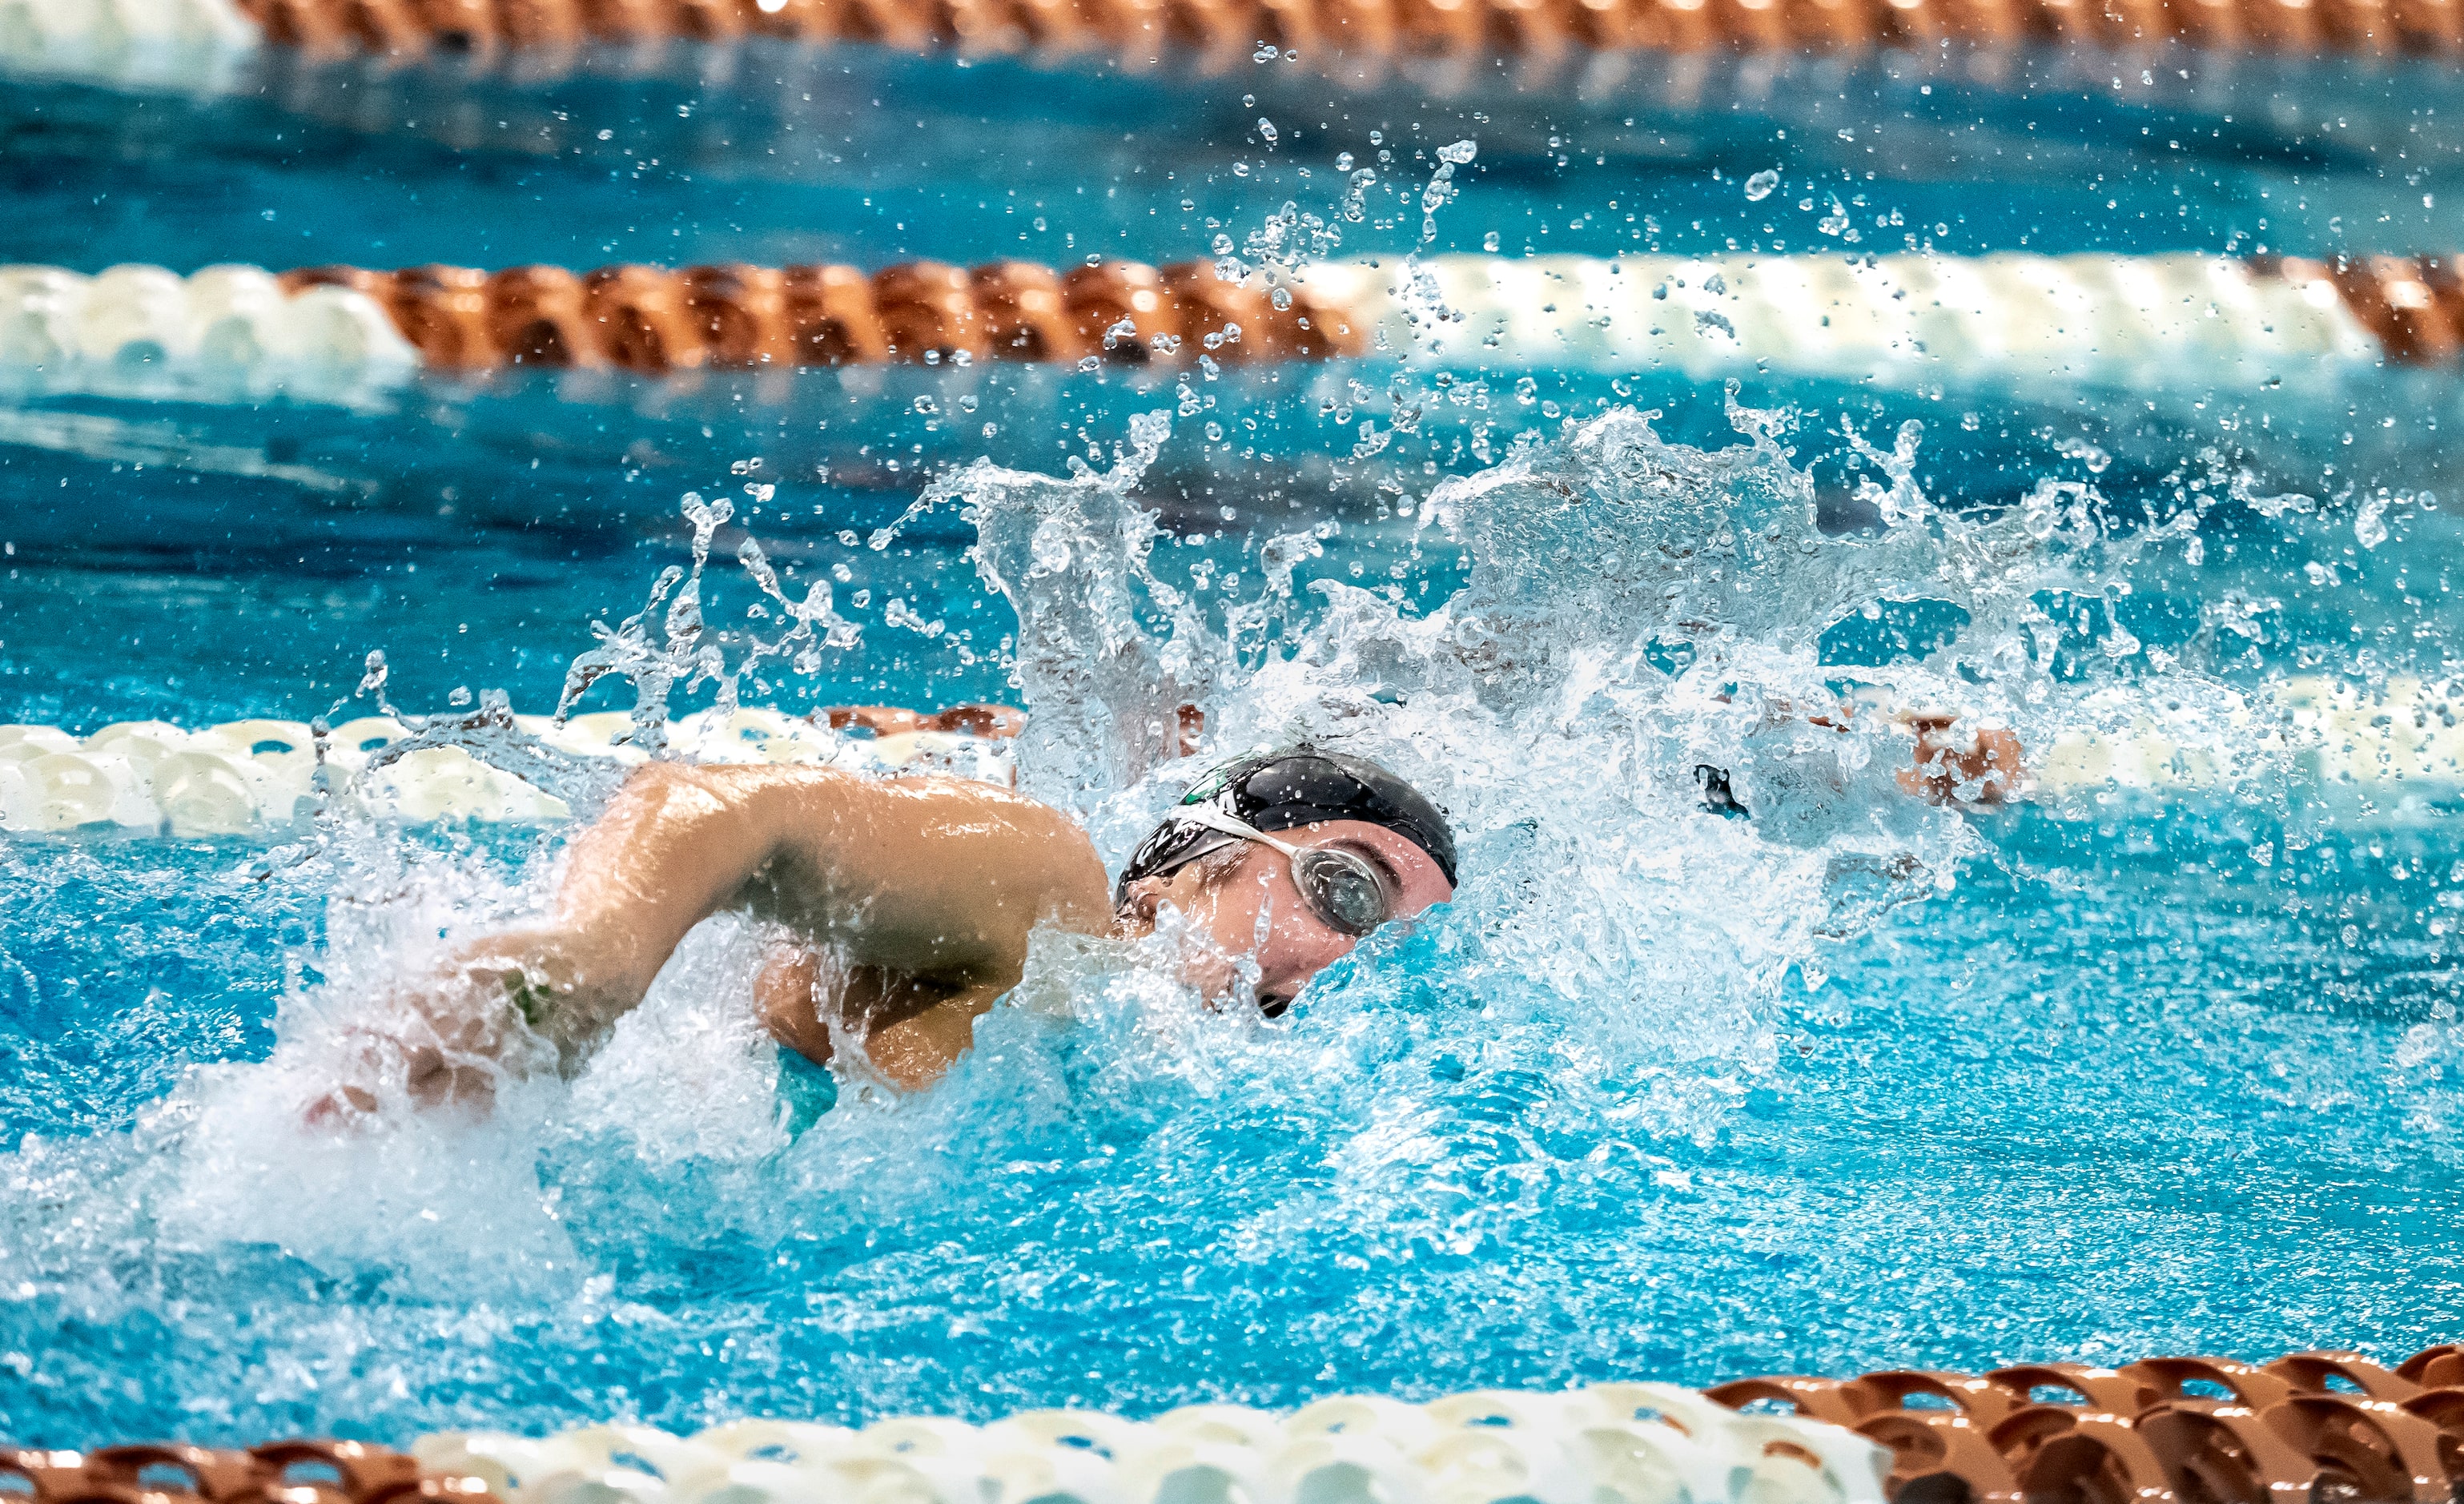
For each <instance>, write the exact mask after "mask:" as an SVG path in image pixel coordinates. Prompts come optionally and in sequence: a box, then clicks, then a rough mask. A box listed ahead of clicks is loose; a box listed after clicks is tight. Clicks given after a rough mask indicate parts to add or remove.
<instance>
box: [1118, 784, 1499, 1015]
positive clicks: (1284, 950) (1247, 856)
mask: <svg viewBox="0 0 2464 1504" xmlns="http://www.w3.org/2000/svg"><path fill="white" fill-rule="evenodd" d="M1454 891H1455V839H1454V832H1453V830H1452V829H1449V828H1448V827H1447V824H1446V817H1445V816H1444V815H1443V814H1441V813H1440V812H1439V810H1438V807H1437V806H1435V805H1433V804H1431V803H1429V801H1428V799H1427V798H1426V797H1424V796H1423V795H1422V794H1421V793H1420V792H1419V790H1418V789H1416V788H1414V787H1413V786H1412V785H1409V784H1406V783H1404V782H1403V781H1402V780H1401V779H1399V778H1397V777H1396V776H1395V775H1394V774H1392V773H1390V772H1388V771H1387V770H1386V769H1384V768H1382V767H1379V766H1378V765H1377V764H1376V763H1371V762H1368V761H1366V760H1365V759H1361V758H1355V757H1346V756H1344V755H1342V754H1340V753H1335V752H1321V751H1318V750H1316V749H1315V748H1312V747H1306V746H1303V747H1286V748H1282V749H1280V750H1277V751H1273V752H1264V753H1260V754H1257V755H1255V756H1252V757H1245V758H1242V759H1240V760H1238V761H1236V762H1232V763H1225V764H1224V765H1222V766H1221V767H1219V768H1217V769H1216V770H1215V771H1214V772H1212V773H1209V774H1208V775H1207V776H1206V777H1205V778H1202V779H1200V780H1199V783H1198V785H1197V786H1195V787H1193V788H1192V789H1190V791H1189V792H1188V793H1187V794H1186V795H1184V796H1182V799H1181V802H1180V804H1179V805H1178V806H1177V807H1175V808H1174V809H1173V811H1172V813H1171V814H1170V815H1168V816H1166V817H1165V819H1164V822H1163V824H1161V825H1159V826H1157V827H1156V828H1155V833H1154V834H1152V835H1150V836H1148V837H1147V838H1146V840H1145V841H1144V842H1142V843H1140V845H1139V847H1138V849H1137V851H1136V852H1133V854H1132V855H1131V857H1130V861H1129V865H1128V866H1127V867H1125V868H1123V869H1122V872H1121V880H1120V884H1119V886H1118V888H1117V889H1116V890H1115V893H1114V902H1115V904H1116V906H1117V908H1118V910H1119V913H1120V917H1121V919H1122V922H1123V923H1124V924H1125V925H1128V926H1130V927H1132V928H1133V929H1141V930H1142V929H1145V928H1149V927H1151V926H1152V925H1153V924H1154V922H1155V915H1156V914H1157V913H1158V912H1159V911H1160V910H1161V909H1162V908H1163V907H1164V906H1165V905H1166V904H1169V905H1171V906H1172V907H1174V908H1175V909H1177V910H1179V911H1180V913H1181V914H1183V915H1184V916H1186V917H1187V918H1189V919H1190V920H1191V921H1192V922H1194V923H1195V924H1196V925H1197V927H1198V928H1199V930H1200V931H1201V932H1203V933H1204V934H1205V935H1206V936H1207V937H1208V938H1210V939H1211V940H1213V941H1214V947H1215V949H1216V950H1217V951H1218V952H1219V953H1220V955H1221V958H1223V961H1222V966H1221V969H1222V971H1223V973H1224V974H1223V976H1222V977H1221V978H1213V977H1207V978H1200V979H1199V981H1200V982H1201V984H1205V983H1207V982H1210V981H1211V982H1216V983H1218V984H1228V982H1229V975H1230V969H1229V968H1230V959H1231V958H1237V957H1247V958H1249V959H1251V960H1253V961H1254V962H1256V963H1257V966H1258V972H1259V977H1258V1003H1259V1006H1261V1007H1263V1008H1265V1011H1266V1012H1267V1013H1268V1014H1269V1015H1272V1014H1276V1013H1281V1012H1282V1011H1283V1010H1284V1009H1285V1008H1287V1007H1288V1006H1291V1002H1292V999H1293V998H1294V997H1296V996H1297V995H1298V994H1299V992H1300V989H1301V988H1302V987H1303V986H1304V985H1306V984H1308V982H1309V978H1311V977H1313V976H1315V975H1317V974H1318V973H1319V972H1320V971H1323V970H1325V969H1326V968H1327V967H1328V966H1330V965H1331V964H1333V963H1334V962H1336V961H1338V960H1340V959H1341V958H1342V957H1343V956H1344V955H1345V954H1346V953H1348V952H1349V951H1350V950H1351V949H1352V947H1353V945H1355V944H1357V943H1359V941H1360V939H1361V937H1362V936H1364V935H1367V934H1369V933H1370V932H1371V931H1373V930H1375V929H1376V928H1377V927H1378V926H1379V925H1380V924H1383V923H1386V922H1387V921H1389V920H1392V919H1408V918H1412V917H1413V916H1415V915H1417V914H1419V913H1420V912H1421V911H1422V910H1424V909H1427V908H1428V907H1429V906H1430V905H1432V904H1437V903H1443V902H1445V901H1446V900H1447V899H1448V898H1451V897H1453V896H1454ZM1220 989H1221V987H1220V985H1219V986H1216V987H1210V990H1220Z"/></svg>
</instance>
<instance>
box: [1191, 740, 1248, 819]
mask: <svg viewBox="0 0 2464 1504" xmlns="http://www.w3.org/2000/svg"><path fill="white" fill-rule="evenodd" d="M1265 752H1266V749H1265V747H1256V748H1252V749H1251V750H1249V751H1247V752H1243V753H1242V754H1241V755H1240V756H1238V757H1228V758H1225V759H1224V760H1223V761H1222V762H1221V763H1216V764H1215V765H1214V766H1213V767H1211V768H1208V769H1207V770H1206V772H1205V774H1204V775H1203V776H1201V777H1200V778H1199V780H1198V782H1197V783H1196V784H1194V785H1191V786H1190V790H1189V792H1187V793H1185V794H1183V795H1181V796H1180V802H1181V803H1182V804H1185V805H1202V804H1204V803H1206V802H1207V801H1208V800H1210V799H1212V798H1214V797H1215V796H1216V795H1217V794H1220V793H1221V792H1223V790H1224V788H1225V787H1226V786H1227V785H1230V784H1231V782H1232V780H1234V779H1235V778H1238V777H1240V776H1241V775H1242V774H1243V773H1245V772H1248V771H1249V770H1250V769H1252V768H1254V767H1257V766H1258V765H1259V764H1260V762H1261V760H1263V759H1265Z"/></svg>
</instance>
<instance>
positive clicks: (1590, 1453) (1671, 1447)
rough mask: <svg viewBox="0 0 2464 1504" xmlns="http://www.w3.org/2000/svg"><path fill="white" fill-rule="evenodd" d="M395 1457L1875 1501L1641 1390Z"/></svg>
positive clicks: (829, 1497) (793, 1483)
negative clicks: (1281, 1411) (1280, 1412)
mask: <svg viewBox="0 0 2464 1504" xmlns="http://www.w3.org/2000/svg"><path fill="white" fill-rule="evenodd" d="M411 1451H412V1454H413V1455H414V1456H416V1457H417V1458H418V1459H419V1462H420V1464H421V1466H422V1468H423V1469H424V1470H425V1471H427V1472H429V1474H431V1475H436V1474H443V1475H449V1476H461V1477H466V1478H476V1479H478V1480H481V1481H482V1482H484V1483H485V1484H487V1486H488V1487H489V1488H490V1489H491V1490H492V1491H493V1492H494V1493H495V1495H496V1497H497V1498H499V1499H501V1500H503V1501H505V1504H1242V1501H1246V1504H1491V1501H1495V1500H1503V1499H1528V1500H1534V1501H1565V1504H1575V1501H1581V1504H1882V1500H1883V1492H1882V1486H1883V1481H1884V1479H1885V1477H1886V1476H1887V1474H1888V1472H1889V1468H1890V1454H1889V1453H1888V1452H1886V1451H1884V1450H1883V1449H1881V1448H1880V1447H1878V1446H1876V1445H1875V1444H1874V1443H1872V1442H1870V1441H1867V1440H1866V1439H1865V1438H1864V1437H1862V1436H1859V1435H1858V1434H1857V1433H1855V1432H1853V1431H1850V1430H1847V1429H1844V1428H1842V1427H1834V1426H1829V1425H1825V1424H1823V1423H1821V1422H1817V1421H1811V1420H1806V1419H1803V1418H1801V1417H1798V1416H1793V1415H1745V1414H1739V1413H1737V1412H1736V1411H1734V1410H1729V1409H1727V1408H1725V1407H1724V1406H1721V1405H1719V1404H1714V1403H1712V1402H1711V1401H1709V1400H1707V1399H1705V1398H1704V1397H1703V1396H1702V1395H1701V1394H1699V1393H1696V1392H1695V1391H1693V1390H1690V1389H1682V1388H1678V1387H1676V1386H1675V1385H1671V1384H1658V1383H1604V1384H1595V1385H1593V1386H1591V1387H1589V1388H1586V1389H1575V1390H1569V1391H1566V1392H1564V1393H1557V1394H1540V1393H1522V1392H1507V1391H1497V1390H1489V1391H1475V1392H1471V1393H1466V1394H1457V1395H1450V1396H1447V1397H1445V1398H1443V1399H1440V1400H1435V1401H1432V1402H1430V1403H1429V1404H1404V1403H1402V1402H1400V1401H1397V1400H1392V1399H1386V1398H1382V1397H1377V1396H1367V1395H1361V1396H1344V1397H1339V1398H1334V1399H1327V1400H1320V1401H1318V1402H1317V1403H1315V1404H1309V1405H1307V1406H1304V1407H1303V1408H1301V1409H1300V1410H1298V1411H1296V1412H1293V1413H1291V1414H1289V1415H1278V1414H1275V1413H1272V1412H1269V1411H1265V1410H1257V1409H1250V1408H1247V1407H1245V1406H1241V1405H1232V1404H1198V1405H1189V1406H1185V1407H1183V1408H1180V1409H1176V1410H1169V1411H1166V1412H1165V1413H1163V1414H1162V1415H1159V1416H1157V1417H1155V1419H1154V1420H1151V1421H1132V1420H1125V1419H1123V1418H1121V1417H1119V1416H1115V1415H1111V1414H1106V1413H1103V1412H1100V1411H1088V1410H1031V1411H1026V1412H1023V1413H1021V1414H1017V1415H1012V1416H1009V1417H1007V1418H1006V1419H1002V1420H999V1421H995V1422H993V1423H991V1424H989V1425H985V1426H974V1425H970V1424H968V1423H966V1422H964V1421H958V1420H953V1419H948V1418H944V1417H930V1416H924V1417H902V1418H896V1419H891V1420H884V1421H879V1422H876V1423H874V1424H873V1425H870V1426H868V1427H864V1428H862V1429H860V1430H857V1429H848V1428H845V1427H836V1426H824V1425H808V1424H799V1423H794V1422H785V1421H737V1422H734V1423H732V1424H729V1425H724V1426H718V1427H712V1428H711V1429H709V1430H705V1431H702V1432H700V1433H698V1434H697V1435H694V1436H692V1437H678V1436H674V1435H671V1434H669V1433H667V1432H665V1431H660V1430H655V1429H651V1428H649V1427H633V1426H592V1427H580V1428H578V1429H574V1430H569V1431H565V1432H563V1433H561V1434H560V1435H556V1436H550V1437H547V1438H545V1439H543V1440H527V1439H524V1438H521V1437H517V1436H511V1435H505V1434H502V1433H497V1432H485V1431H481V1432H467V1433H449V1434H444V1435H435V1436H428V1437H424V1438H422V1439H421V1440H419V1441H418V1442H416V1443H414V1444H413V1445H412V1448H411Z"/></svg>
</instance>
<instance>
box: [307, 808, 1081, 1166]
mask: <svg viewBox="0 0 2464 1504" xmlns="http://www.w3.org/2000/svg"><path fill="white" fill-rule="evenodd" d="M733 907H746V908H749V909H751V910H752V911H753V912H754V913H756V914H758V915H759V916H760V917H762V918H768V919H771V920H774V921H776V922H779V923H782V924H784V925H786V926H788V927H789V928H791V929H793V930H795V931H797V932H799V933H800V934H801V935H803V936H804V937H806V938H808V939H810V940H813V941H815V942H818V943H821V944H825V945H829V946H832V947H835V948H836V949H838V950H839V951H840V952H841V953H843V954H844V955H845V956H846V957H847V959H848V960H849V961H850V962H854V963H856V964H859V965H866V966H873V967H878V968H880V969H882V970H883V971H885V972H888V973H891V974H893V975H897V976H902V977H907V978H912V979H914V980H916V981H918V982H923V983H927V984H933V985H935V986H940V987H945V988H948V989H950V990H952V991H960V990H971V989H981V988H993V989H1006V988H1007V987H1009V986H1010V985H1012V984H1015V983H1016V982H1017V980H1018V977H1019V975H1020V973H1021V971H1022V969H1023V966H1024V963H1025V957H1026V945H1027V935H1028V932H1029V931H1030V930H1032V929H1033V928H1034V927H1035V925H1037V924H1038V923H1039V922H1044V921H1047V920H1048V921H1051V922H1054V923H1058V924H1061V925H1063V926H1065V927H1067V928H1071V929H1077V930H1082V931H1087V932H1090V933H1095V932H1101V931H1102V930H1104V929H1105V928H1106V927H1107V926H1108V925H1109V923H1110V921H1111V901H1110V895H1109V892H1108V890H1107V887H1106V883H1105V878H1104V869H1103V864H1102V862H1101V861H1100V860H1099V859H1098V858H1097V856H1096V854H1095V851H1094V847H1093V846H1092V845H1091V844H1090V843H1089V841H1088V839H1087V836H1086V834H1085V832H1083V831H1082V830H1080V829H1078V827H1077V826H1076V825H1075V824H1074V823H1073V822H1072V821H1071V820H1070V819H1069V818H1068V817H1067V815H1065V814H1062V813H1061V812H1060V811H1058V810H1056V809H1052V808H1050V807H1046V806H1045V805H1041V804H1038V803H1036V802H1035V801H1033V800H1031V799H1025V798H1023V797H1021V796H1019V795H1017V794H1013V793H1010V792H1009V791H1007V790H1005V789H1001V788H997V787H994V786H992V785H986V784H979V783H974V782H969V781H965V780H959V779H952V778H938V777H921V778H891V779H882V778H868V777H863V776H859V775H854V774H848V773H842V772H839V771H836V770H834V769H827V768H798V767H771V766H717V767H695V766H688V765H684V764H680V763H648V764H646V765H644V766H642V767H640V768H638V769H636V770H635V771H634V773H633V775H632V776H631V777H630V778H629V779H627V782H626V784H625V785H624V787H623V788H622V789H620V790H619V791H618V793H617V795H616V797H615V798H614V799H613V800H612V801H610V803H609V804H608V807H607V808H606V810H605V812H604V813H603V814H602V815H601V816H600V817H599V819H598V820H597V821H595V822H594V823H593V824H592V825H591V827H590V828H589V829H586V830H584V831H583V833H582V834H581V835H580V836H577V837H576V838H575V839H574V842H573V844H572V847H571V848H570V850H569V851H568V852H567V854H566V860H565V872H564V879H563V882H562V885H561V888H560V889H559V891H558V893H557V896H556V901H555V903H554V905H553V906H552V908H551V910H550V914H549V917H548V918H547V920H546V921H545V922H544V923H541V924H539V925H536V926H533V927H530V928H526V929H523V930H520V931H517V932H513V933H509V934H505V935H500V936H495V937H492V938H490V939H488V940H482V941H478V942H476V943H473V944H471V945H466V946H464V947H462V948H461V949H460V950H459V951H457V952H456V954H455V956H454V958H453V961H452V962H451V964H450V966H449V967H448V968H447V969H446V970H445V972H444V973H443V974H442V975H441V976H438V977H436V978H434V979H433V984H432V985H425V986H422V987H420V988H417V989H415V992H414V996H413V997H412V998H411V1004H412V1011H413V1013H414V1015H415V1020H414V1022H415V1023H416V1024H420V1025H426V1026H430V1027H429V1028H421V1027H414V1028H405V1029H400V1030H392V1031H387V1032H385V1033H384V1034H380V1035H375V1036H373V1038H374V1039H375V1041H376V1044H375V1048H374V1049H373V1050H372V1051H370V1059H369V1061H368V1062H367V1063H369V1064H372V1065H374V1066H375V1067H377V1068H378V1069H383V1068H385V1066H387V1065H390V1064H398V1067H399V1068H400V1069H401V1070H402V1071H403V1072H404V1074H405V1077H406V1079H407V1083H408V1086H409V1089H410V1093H411V1095H412V1098H413V1100H414V1101H417V1102H420V1103H422V1104H423V1105H425V1104H433V1103H444V1102H467V1103H470V1104H471V1105H484V1102H485V1100H486V1098H487V1096H488V1095H489V1094H490V1093H491V1091H492V1089H493V1081H494V1076H495V1071H494V1070H493V1069H491V1066H490V1064H489V1062H491V1061H493V1060H495V1058H497V1057H499V1056H501V1055H502V1054H504V1053H505V1052H506V1051H507V1049H508V1047H509V1046H511V1045H512V1044H513V1043H514V1042H515V1041H516V1040H517V1038H518V1037H519V1031H518V1030H517V1029H516V1028H514V1027H513V1024H514V1020H515V1019H516V1018H517V1017H519V1018H520V1019H521V1020H522V1021H523V1022H525V1023H527V1024H528V1026H529V1028H530V1030H531V1031H532V1032H534V1033H536V1034H537V1035H539V1036H540V1037H543V1038H545V1039H546V1040H548V1041H549V1042H551V1043H553V1044H554V1045H555V1046H556V1047H557V1048H558V1051H559V1052H560V1054H561V1056H562V1057H563V1059H564V1060H565V1061H566V1062H571V1061H573V1060H575V1059H578V1058H579V1057H580V1056H582V1055H583V1054H584V1053H586V1052H587V1051H588V1050H590V1049H591V1048H592V1047H593V1046H595V1045H596V1044H597V1043H598V1042H599V1041H600V1040H601V1039H603V1038H604V1037H605V1034H606V1031H607V1029H608V1028H611V1027H612V1026H613V1025H614V1024H615V1022H616V1020H617V1019H619V1018H621V1017H623V1016H624V1015H625V1014H626V1013H627V1011H629V1010H630V1009H631V1008H632V1007H633V1006H635V1005H637V1004H639V1003H640V1002H641V1000H642V996H643V994H644V993H645V992H647V991H648V990H649V985H650V982H651V979H652V978H654V977H656V976H657V975H658V972H659V968H660V967H661V966H663V965H665V964H666V963H667V961H668V958H669V957H670V956H671V954H673V953H674V951H675V948H676V945H677V943H678V942H679V941H680V940H683V939H684V936H685V933H686V932H687V931H688V930H690V929H692V928H693V926H694V925H695V924H697V923H699V922H701V920H702V919H704V918H708V917H709V916H710V915H712V914H714V913H715V912H717V911H718V910H720V909H724V908H733ZM431 1028H432V1034H433V1037H432V1038H431V1037H429V1036H430V1031H431ZM386 1056H391V1057H392V1059H391V1060H390V1061H388V1060H387V1059H386V1058H385V1057H386ZM376 1102H377V1096H376V1094H375V1093H373V1092H371V1091H369V1090H368V1089H367V1088H366V1087H364V1086H361V1085H356V1084H346V1085H344V1086H343V1087H341V1089H340V1090H339V1091H338V1092H337V1093H335V1094H334V1095H332V1096H329V1097H328V1098H326V1099H325V1100H324V1101H322V1102H320V1103H319V1104H318V1107H317V1108H312V1110H311V1117H319V1116H320V1110H321V1114H322V1115H331V1114H334V1113H339V1112H341V1111H342V1110H344V1109H346V1108H348V1109H357V1110H360V1111H366V1110H369V1109H371V1108H373V1107H374V1106H375V1105H376Z"/></svg>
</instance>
